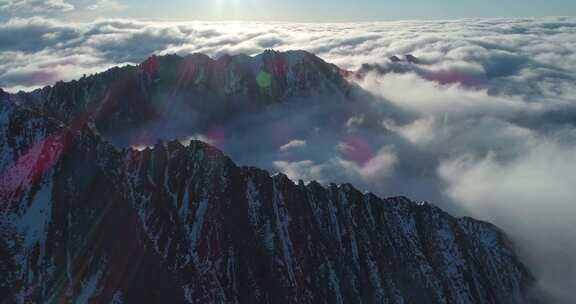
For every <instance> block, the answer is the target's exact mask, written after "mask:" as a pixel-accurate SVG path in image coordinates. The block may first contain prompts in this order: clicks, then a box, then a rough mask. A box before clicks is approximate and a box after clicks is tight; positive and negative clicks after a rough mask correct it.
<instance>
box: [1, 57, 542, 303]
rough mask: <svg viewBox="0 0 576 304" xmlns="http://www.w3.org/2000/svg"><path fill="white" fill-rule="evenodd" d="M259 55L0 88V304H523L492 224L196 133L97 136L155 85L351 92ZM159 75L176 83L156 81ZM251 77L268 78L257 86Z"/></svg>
mask: <svg viewBox="0 0 576 304" xmlns="http://www.w3.org/2000/svg"><path fill="white" fill-rule="evenodd" d="M291 54H292V55H295V58H292V57H290V56H292V55H291ZM296 55H297V56H296ZM261 56H262V57H255V58H256V59H254V58H252V59H248V58H250V57H247V56H237V57H227V58H224V59H221V60H213V59H210V58H208V57H206V56H203V55H192V56H190V57H177V56H166V57H152V58H151V59H149V60H147V61H146V62H145V63H143V64H142V65H140V66H138V67H127V68H117V69H111V70H109V71H108V72H106V73H103V74H97V75H95V76H91V77H87V78H84V79H82V80H79V81H76V82H70V83H60V84H57V85H55V86H53V87H49V88H45V89H42V90H38V91H35V92H31V93H20V94H16V95H14V94H9V95H3V96H2V94H0V202H2V204H0V273H2V274H3V275H2V276H1V278H0V302H7V303H12V302H15V303H44V302H47V303H52V302H57V303H61V302H64V303H69V302H70V303H529V302H530V301H531V298H530V292H531V288H532V287H533V285H534V284H535V283H536V282H535V280H534V278H533V277H532V275H531V274H530V272H529V271H528V270H527V268H526V267H525V266H524V265H522V263H521V262H520V261H519V260H518V258H517V256H516V254H515V253H514V250H513V246H512V245H511V243H510V241H509V240H508V239H507V237H506V236H505V235H504V234H503V233H502V232H501V231H500V230H499V229H498V228H496V227H495V226H493V225H490V224H487V223H484V222H480V221H476V220H473V219H470V218H460V219H457V218H454V217H452V216H450V215H449V214H447V213H445V212H443V211H442V210H440V209H439V208H437V207H435V206H433V205H431V204H428V203H418V202H413V201H410V200H409V199H407V198H404V197H396V198H388V199H380V198H378V197H376V196H375V195H372V194H364V193H361V192H359V191H358V190H356V189H355V188H354V187H353V186H351V185H349V184H344V185H334V184H331V185H328V186H322V185H320V184H318V183H316V182H311V183H309V184H304V183H303V182H298V183H294V182H293V181H291V180H290V179H288V178H287V177H286V176H285V175H282V174H277V175H273V176H271V175H270V174H269V173H267V172H266V171H263V170H259V169H256V168H252V167H239V166H237V165H235V164H234V162H233V161H232V160H231V159H229V158H228V157H226V156H225V155H224V154H223V153H222V152H220V151H219V150H217V149H216V148H214V147H212V146H209V145H207V144H205V143H202V142H199V141H191V142H190V143H189V144H187V145H183V144H181V143H180V142H178V141H168V142H166V141H160V142H158V143H157V144H156V145H155V146H154V147H152V148H147V149H144V150H142V151H137V150H133V149H130V148H119V147H115V146H114V145H112V144H110V143H109V142H108V141H107V140H106V139H105V138H104V137H103V135H101V132H106V131H108V130H109V129H108V130H107V129H106V128H103V125H104V126H106V127H108V128H121V127H124V125H123V124H128V123H134V122H140V121H139V119H143V121H144V120H145V119H146V118H148V116H147V115H152V116H151V117H153V115H157V114H163V113H162V112H157V111H153V112H150V113H148V112H147V109H146V105H148V104H154V101H159V100H166V99H162V98H160V97H158V96H157V95H154V94H155V93H154V92H156V91H154V90H155V89H154V88H155V87H156V86H158V87H160V88H162V89H161V90H159V91H160V92H161V93H162V94H164V93H166V92H171V93H172V95H169V96H172V97H173V96H178V95H179V94H182V95H183V96H186V94H188V93H190V92H194V94H200V93H198V92H202V94H204V93H205V94H208V95H211V94H215V93H218V94H220V93H222V92H220V91H218V92H212V91H213V90H220V89H221V88H224V87H228V85H230V86H229V87H228V88H230V91H229V92H232V93H231V94H232V95H231V96H232V98H231V99H230V100H232V101H239V102H244V101H246V102H256V104H258V102H262V104H263V105H265V104H266V103H267V102H269V101H270V102H292V99H293V98H300V97H310V96H313V95H314V94H325V93H324V91H323V90H324V89H326V90H329V91H328V93H326V94H329V95H331V96H333V95H342V96H344V97H345V96H346V94H347V90H348V89H349V88H350V86H349V84H346V83H344V82H341V81H345V79H344V76H342V75H343V74H341V71H340V70H339V69H337V68H334V66H332V65H330V64H327V63H324V62H323V61H321V60H319V59H317V58H316V57H315V56H313V55H311V54H308V53H298V52H296V53H277V52H266V53H264V55H261ZM300 56H302V57H300ZM186 58H190V59H188V60H189V63H186V62H187V59H186ZM232 58H238V59H232ZM278 58H281V60H280V61H281V62H282V60H286V62H287V65H286V66H287V67H288V68H287V69H284V68H281V67H283V66H285V65H284V64H281V65H280V67H269V66H267V67H265V68H262V67H258V68H256V69H255V70H251V69H248V68H247V69H246V70H243V69H241V70H242V71H244V72H233V73H232V74H231V75H250V76H246V77H247V78H243V77H239V78H236V76H234V77H228V78H227V76H226V75H228V74H227V73H224V72H218V71H220V70H219V68H218V67H219V66H220V65H223V66H226V67H228V68H226V69H224V70H225V71H231V70H234V69H235V68H232V67H233V66H236V65H238V66H240V67H250V66H251V65H250V64H248V63H251V62H257V63H258V62H260V63H262V64H263V65H264V66H266V65H267V64H269V62H276V61H277V59H278ZM234 60H238V63H230V62H233V61H234ZM247 62H248V63H247ZM171 64H174V65H175V68H173V67H171V66H170V65H171ZM303 64H304V65H305V67H302V65H303ZM316 65H317V66H316ZM297 66H300V67H297ZM163 67H168V68H167V70H166V71H165V70H163ZM180 68H182V69H181V70H180ZM173 71H177V72H176V73H175V75H177V77H175V78H173V79H175V80H181V81H179V82H178V81H176V82H173V81H172V80H170V81H167V79H170V78H169V76H167V74H166V73H168V74H170V73H169V72H173ZM181 71H185V72H181ZM202 71H204V72H202ZM207 71H211V72H207ZM250 71H256V72H254V73H252V72H250ZM262 71H264V72H266V73H267V74H268V75H265V76H260V77H263V78H261V79H260V80H258V74H259V73H260V72H262ZM297 71H301V72H297ZM211 73H212V74H211ZM244 73H247V74H244ZM275 73H277V74H275ZM207 75H212V76H207ZM291 75H292V76H291ZM294 75H299V76H298V77H296V78H295V79H292V78H291V77H293V76H294ZM302 75H305V76H302ZM224 76H226V77H224ZM268 76H270V77H271V78H270V79H268V80H269V81H268V80H266V79H265V78H267V77H268ZM220 77H224V80H220V79H221V78H220ZM248 78H253V79H248ZM211 79H212V80H211ZM213 79H218V81H216V80H214V81H213ZM238 79H240V82H237V81H236V80H238ZM243 79H244V80H243ZM316 80H318V81H316ZM164 81H167V84H163V82H164ZM244 81H245V82H244ZM258 82H259V84H258ZM236 83H243V84H242V85H238V86H234V85H232V84H236ZM247 83H251V84H252V85H254V84H255V83H256V86H258V87H263V88H265V89H266V90H263V91H260V90H257V91H254V94H255V95H250V94H252V93H251V92H252V91H250V90H248V89H246V90H243V89H241V88H242V87H244V86H246V84H247ZM282 83H284V84H286V86H284V85H282ZM299 84H301V85H299ZM156 88H157V87H156ZM167 88H169V89H167ZM269 88H271V89H269ZM295 88H300V89H301V90H300V89H298V90H297V89H295ZM335 88H336V92H338V94H335V93H334V90H335ZM268 89H269V90H268ZM340 90H341V91H340ZM182 92H183V93H182ZM185 93H186V94H185ZM158 94H160V93H158ZM162 94H161V95H162ZM266 94H271V95H266ZM208 95H207V96H208ZM97 96H104V97H103V98H104V99H102V100H99V99H98V97H97ZM151 96H152V97H151ZM198 96H200V95H198ZM237 96H240V97H238V98H236V97H237ZM243 96H256V97H258V96H264V97H262V98H263V99H252V98H250V99H242V98H243ZM266 96H268V97H266ZM270 96H272V97H273V98H272V97H270ZM209 97H213V96H209ZM269 97H270V99H267V98H269ZM284 97H285V98H286V99H283V98H284ZM186 100H188V99H187V98H183V99H181V100H177V101H178V102H181V101H186ZM207 100H209V101H225V100H227V99H226V98H222V96H220V97H218V98H216V97H214V99H210V98H207V99H204V101H206V102H207ZM107 111H108V112H107ZM103 113H107V114H106V115H103ZM214 115H216V114H214ZM224 118H225V117H224ZM99 124H100V125H99ZM102 124H103V125H102ZM128 125H129V124H128Z"/></svg>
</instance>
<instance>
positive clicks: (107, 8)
mask: <svg viewBox="0 0 576 304" xmlns="http://www.w3.org/2000/svg"><path fill="white" fill-rule="evenodd" d="M0 6H2V7H3V10H2V13H1V15H2V17H3V18H7V17H14V16H25V15H31V14H40V13H45V14H49V15H53V16H59V17H67V18H75V19H91V18H94V17H127V18H138V19H156V20H158V19H164V20H167V19H170V20H174V19H178V20H255V21H312V22H315V21H374V20H398V19H454V18H469V17H537V16H566V15H573V14H574V12H576V1H573V0H522V1H519V0H482V1H478V0H437V1H429V0H406V1H392V0H355V1H351V0H347V1H341V0H340V1H339V0H315V1H309V0H275V1H267V0H209V1H197V0H196V1H188V0H166V1H156V0H0Z"/></svg>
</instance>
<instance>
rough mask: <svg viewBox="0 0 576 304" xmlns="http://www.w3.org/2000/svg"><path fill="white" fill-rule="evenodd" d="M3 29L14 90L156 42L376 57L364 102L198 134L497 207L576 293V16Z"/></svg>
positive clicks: (48, 22)
mask: <svg viewBox="0 0 576 304" xmlns="http://www.w3.org/2000/svg"><path fill="white" fill-rule="evenodd" d="M13 2H14V1H13ZM15 2H18V1H15ZM20 2H23V4H22V5H24V4H26V3H25V2H27V1H20ZM28 2H30V1H28ZM52 2H53V3H52ZM52 2H51V3H52V4H53V5H54V6H57V7H58V6H59V7H60V9H70V7H68V8H66V7H65V6H62V5H59V3H60V4H62V3H61V2H62V1H52ZM0 8H1V6H0ZM4 9H8V7H7V6H5V7H4ZM11 9H15V8H14V7H12V8H11ZM0 41H1V43H0V87H2V88H4V89H5V90H8V91H12V92H15V91H18V90H30V89H34V88H37V87H40V86H43V85H48V84H52V83H54V82H55V81H57V80H71V79H75V78H79V77H81V76H82V75H83V74H91V73H95V72H99V71H102V70H104V69H106V68H109V67H111V66H115V65H119V64H126V63H138V62H141V61H142V60H144V59H145V58H147V57H148V56H150V55H151V54H168V53H178V54H189V53H195V52H202V53H205V54H208V55H210V56H213V57H218V56H221V55H224V54H238V53H246V54H249V55H254V54H257V53H260V52H262V50H263V49H268V48H274V49H277V50H289V49H304V50H307V51H310V52H312V53H314V54H316V55H318V56H320V57H321V58H323V59H324V60H326V61H328V62H331V63H334V64H337V65H338V66H340V67H341V68H344V69H348V70H352V71H354V70H357V69H359V68H360V67H361V65H362V64H364V63H370V64H378V65H380V66H381V70H382V71H385V73H368V74H367V75H366V76H365V77H364V78H363V79H362V80H358V85H359V86H360V87H362V88H363V89H364V90H366V91H368V92H369V93H370V94H371V95H373V96H374V99H373V100H372V101H371V102H370V103H369V105H365V106H358V107H352V108H349V107H347V106H342V105H340V104H337V103H334V104H330V105H326V103H319V104H311V105H309V106H306V107H301V106H285V107H277V108H273V109H270V111H268V112H267V113H266V114H254V115H252V116H246V117H242V118H239V119H236V120H234V121H231V122H229V123H227V124H226V125H223V126H221V127H220V128H218V129H215V130H213V131H212V132H208V133H206V134H198V135H196V137H198V138H203V139H206V140H208V141H212V142H214V143H215V144H217V145H218V146H220V147H222V148H223V149H224V150H225V151H226V152H227V153H229V154H230V155H231V156H232V158H233V159H234V160H236V161H237V162H238V163H240V164H246V165H258V166H260V167H264V168H268V169H271V170H276V171H281V172H284V173H286V174H287V175H289V176H290V177H291V178H293V179H304V180H312V179H315V180H320V181H323V182H330V181H333V182H339V183H341V182H351V183H353V184H354V185H355V186H357V187H358V188H359V189H363V190H367V191H373V192H375V193H378V194H380V195H383V196H392V195H406V196H409V197H411V198H414V199H418V200H428V201H431V202H432V203H435V204H438V205H440V206H442V207H443V208H445V209H446V210H449V211H451V212H453V213H456V214H459V215H461V214H465V215H471V216H474V217H476V218H479V219H483V220H487V221H490V222H493V223H495V224H496V225H498V226H499V227H501V228H502V229H503V230H504V231H506V232H507V233H508V234H509V235H510V236H511V238H512V239H513V240H514V241H515V243H516V245H517V247H518V248H519V251H520V253H521V255H522V256H523V258H524V259H525V261H526V263H527V265H529V266H530V268H531V270H533V271H534V273H535V274H536V276H537V278H538V279H539V280H540V283H541V285H542V287H543V288H545V289H546V290H547V291H548V292H550V293H551V294H553V295H554V297H556V298H557V301H558V302H559V303H575V302H576V292H575V291H574V286H576V234H575V233H574V232H575V231H576V18H539V19H531V18H526V19H466V20H453V21H398V22H377V23H335V24H314V23H309V24H307V23H247V22H241V23H240V22H221V23H218V22H159V21H154V22H151V21H150V22H144V21H135V20H120V19H118V20H97V21H94V22H84V23H81V22H66V21H63V20H62V19H48V18H45V17H30V16H27V17H25V18H23V17H11V18H5V21H3V22H2V23H0ZM405 54H413V55H415V56H416V57H417V58H418V59H419V61H420V63H419V64H417V65H416V64H408V63H400V64H401V65H402V68H401V69H400V71H399V69H398V68H397V66H395V65H397V64H395V63H392V62H391V61H390V60H389V59H388V58H389V57H390V56H393V55H399V56H402V55H405Z"/></svg>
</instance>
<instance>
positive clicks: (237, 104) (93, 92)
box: [11, 50, 352, 134]
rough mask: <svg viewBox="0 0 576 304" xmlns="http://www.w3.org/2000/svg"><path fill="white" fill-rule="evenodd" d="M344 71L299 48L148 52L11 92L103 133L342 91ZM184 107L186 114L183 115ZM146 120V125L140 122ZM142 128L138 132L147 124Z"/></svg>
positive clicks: (206, 118) (340, 95)
mask: <svg viewBox="0 0 576 304" xmlns="http://www.w3.org/2000/svg"><path fill="white" fill-rule="evenodd" d="M346 75H347V72H346V71H344V70H341V69H340V68H338V67H337V66H335V65H332V64H329V63H326V62H325V61H323V60H322V59H320V58H318V57H316V56H314V55H313V54H311V53H308V52H305V51H288V52H277V51H272V50H268V51H265V52H263V53H262V54H260V55H257V56H254V57H250V56H246V55H234V56H230V55H226V56H222V57H220V58H218V59H212V58H210V57H208V56H206V55H204V54H192V55H188V56H178V55H165V56H152V57H150V58H148V59H147V60H146V61H144V62H143V63H141V64H140V65H138V66H125V67H115V68H112V69H110V70H108V71H106V72H103V73H99V74H95V75H92V76H87V77H83V78H82V79H80V80H77V81H71V82H58V83H56V84H55V85H53V86H48V87H45V88H43V89H38V90H35V91H33V92H30V93H24V92H21V93H18V94H14V95H11V99H13V100H14V101H15V102H18V103H22V104H27V105H28V106H30V107H34V108H36V109H38V110H39V111H41V112H43V113H46V114H47V115H49V116H52V117H56V118H58V119H60V120H62V121H64V122H66V123H69V122H71V121H72V120H74V119H77V118H78V117H79V116H83V117H84V118H85V119H88V120H91V121H93V122H94V123H95V125H96V127H97V129H98V130H99V131H101V132H103V133H105V134H107V133H115V132H118V130H128V129H130V130H133V129H134V130H139V131H142V130H140V129H139V128H142V127H143V126H145V125H146V124H148V123H150V122H152V121H159V120H162V121H170V123H171V124H175V121H181V122H182V124H184V125H185V126H184V127H183V128H190V127H189V126H187V125H186V123H189V122H190V119H188V117H190V116H194V118H195V119H194V122H193V124H194V127H198V126H200V127H203V126H205V125H206V124H209V122H210V121H218V120H225V119H229V118H230V117H231V116H234V115H235V113H238V112H245V111H256V110H258V109H262V108H263V107H266V106H268V105H271V104H278V103H283V102H286V101H290V100H293V99H314V97H318V96H322V97H325V96H333V97H334V98H335V99H346V98H347V96H348V95H349V94H350V91H351V89H352V85H351V84H350V83H349V82H348V81H346V79H345V76H346ZM182 113H186V117H185V118H183V117H182ZM144 128H145V127H144ZM145 131H146V130H144V131H143V132H145Z"/></svg>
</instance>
